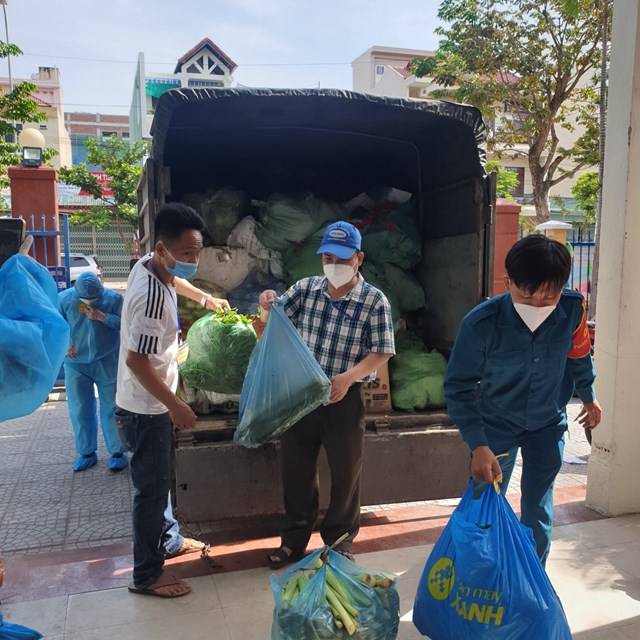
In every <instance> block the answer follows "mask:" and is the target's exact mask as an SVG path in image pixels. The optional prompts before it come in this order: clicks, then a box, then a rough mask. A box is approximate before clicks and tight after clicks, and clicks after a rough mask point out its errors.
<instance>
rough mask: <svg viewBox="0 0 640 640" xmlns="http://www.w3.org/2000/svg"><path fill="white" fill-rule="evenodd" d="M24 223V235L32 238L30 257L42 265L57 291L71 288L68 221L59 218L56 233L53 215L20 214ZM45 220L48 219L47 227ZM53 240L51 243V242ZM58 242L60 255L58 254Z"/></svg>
mask: <svg viewBox="0 0 640 640" xmlns="http://www.w3.org/2000/svg"><path fill="white" fill-rule="evenodd" d="M19 217H20V218H22V219H23V220H24V221H25V224H26V233H27V235H29V236H32V237H33V245H32V246H31V251H30V252H29V253H30V255H31V256H32V257H33V258H34V259H39V260H38V261H39V262H40V263H41V264H43V265H44V266H45V267H46V268H47V269H48V270H49V273H51V275H52V277H53V279H54V280H55V282H56V285H57V287H58V289H59V290H63V289H68V288H69V287H70V286H71V274H70V271H69V219H68V218H67V216H59V218H58V224H59V229H58V230H57V231H56V230H55V228H56V224H55V222H56V220H55V215H54V214H50V215H48V216H47V215H45V214H26V215H23V214H21V215H20V216H19ZM47 218H49V220H48V222H49V225H47ZM51 240H53V242H51ZM57 240H59V243H60V247H61V253H63V254H64V259H63V260H61V256H60V255H59V254H58V242H57Z"/></svg>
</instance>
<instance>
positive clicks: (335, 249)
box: [316, 221, 362, 260]
mask: <svg viewBox="0 0 640 640" xmlns="http://www.w3.org/2000/svg"><path fill="white" fill-rule="evenodd" d="M361 242H362V236H361V235H360V232H359V231H358V230H357V229H356V228H355V227H354V226H353V225H352V224H349V223H348V222H342V221H340V222H334V223H333V224H330V225H329V226H328V227H327V228H326V229H325V231H324V235H323V236H322V243H321V244H320V248H319V249H318V250H317V251H316V253H332V254H333V255H334V256H338V258H340V260H347V259H348V258H350V257H351V256H352V255H353V254H354V253H355V252H356V251H360V243H361Z"/></svg>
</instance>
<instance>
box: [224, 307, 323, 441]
mask: <svg viewBox="0 0 640 640" xmlns="http://www.w3.org/2000/svg"><path fill="white" fill-rule="evenodd" d="M330 394H331V382H330V381H329V378H327V376H326V375H325V373H324V371H322V369H321V368H320V365H319V364H318V363H317V361H316V359H315V358H314V357H313V354H312V353H311V351H309V347H307V345H306V344H305V343H304V341H303V340H302V338H301V337H300V334H299V333H298V332H297V331H296V328H295V327H294V326H293V324H292V323H291V321H290V320H289V318H288V317H287V314H286V313H285V312H284V309H283V308H282V304H281V301H280V299H279V298H276V301H275V303H274V306H273V307H272V308H271V313H270V314H269V321H268V322H267V326H266V328H265V330H264V333H263V334H262V338H261V339H260V342H259V343H258V346H257V347H256V348H255V349H254V351H253V353H252V354H251V361H250V362H249V368H248V369H247V376H246V378H245V381H244V385H243V387H242V393H241V395H240V415H239V418H238V426H237V428H236V430H235V433H234V435H233V442H234V443H235V444H239V445H241V446H243V447H259V446H260V445H263V444H265V443H267V442H270V441H272V440H275V439H276V438H278V437H280V435H281V434H282V433H284V432H285V431H286V430H287V429H288V428H289V427H291V426H293V425H294V424H295V423H296V422H297V421H298V420H300V418H302V417H303V416H306V415H307V414H308V413H310V412H311V411H313V410H314V409H316V408H317V407H319V406H320V405H321V404H324V403H325V402H328V401H329V396H330Z"/></svg>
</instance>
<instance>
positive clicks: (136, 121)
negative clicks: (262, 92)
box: [129, 38, 238, 141]
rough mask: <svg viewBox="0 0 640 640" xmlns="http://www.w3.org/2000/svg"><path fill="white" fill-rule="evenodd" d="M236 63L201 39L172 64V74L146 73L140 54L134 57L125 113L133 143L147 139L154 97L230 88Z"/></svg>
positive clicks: (156, 98)
mask: <svg viewBox="0 0 640 640" xmlns="http://www.w3.org/2000/svg"><path fill="white" fill-rule="evenodd" d="M237 66H238V65H237V64H236V63H235V62H234V61H233V60H232V59H231V58H230V57H229V56H228V55H227V54H226V53H225V52H224V51H222V49H220V48H219V47H218V46H217V45H216V44H215V43H214V42H212V41H211V40H209V38H204V39H203V40H201V41H200V42H198V44H197V45H196V46H195V47H193V48H192V49H191V50H189V51H187V53H185V54H184V55H183V56H182V57H181V58H180V59H179V60H178V63H177V64H176V68H175V69H174V71H173V73H155V72H149V71H147V70H146V68H145V63H144V53H142V52H141V53H139V54H138V68H137V70H136V76H135V80H134V84H133V99H132V101H131V110H130V112H129V127H130V135H131V139H132V140H133V141H139V140H148V139H150V137H151V136H150V134H149V129H150V127H151V122H152V120H153V112H154V110H155V105H156V103H157V101H158V98H159V97H160V96H161V95H162V94H163V93H164V92H165V91H168V90H169V89H177V88H180V87H181V88H187V87H207V88H213V89H220V88H226V87H230V86H231V84H232V82H233V76H232V73H233V72H234V71H235V69H236V68H237Z"/></svg>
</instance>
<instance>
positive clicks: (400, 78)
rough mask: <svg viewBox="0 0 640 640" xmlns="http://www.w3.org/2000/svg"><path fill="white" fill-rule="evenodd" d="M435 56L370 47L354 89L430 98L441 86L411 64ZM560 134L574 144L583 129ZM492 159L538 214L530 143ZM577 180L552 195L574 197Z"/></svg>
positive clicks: (529, 210) (528, 210) (359, 63)
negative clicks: (516, 180)
mask: <svg viewBox="0 0 640 640" xmlns="http://www.w3.org/2000/svg"><path fill="white" fill-rule="evenodd" d="M433 55H435V53H434V52H433V51H426V50H424V49H399V48H395V47H382V46H375V47H371V48H370V49H368V50H367V51H365V52H364V53H363V54H362V55H360V56H358V57H357V58H356V59H355V60H354V61H353V62H352V63H351V66H352V69H353V73H352V76H353V90H354V91H359V92H363V93H373V94H375V95H382V96H396V97H401V98H419V99H428V98H429V97H430V94H431V92H432V91H434V90H436V89H439V88H441V87H439V86H438V85H437V84H435V83H434V82H433V81H432V79H431V78H429V77H426V76H425V77H422V78H418V77H416V76H414V75H413V74H412V73H411V71H410V69H409V67H410V65H411V63H412V61H413V60H415V59H416V58H428V57H431V56H433ZM515 117H516V114H514V113H512V112H509V111H508V110H506V111H502V112H501V113H500V115H499V116H498V118H509V119H513V118H515ZM486 124H487V126H488V127H489V128H493V127H494V126H495V123H494V122H490V121H487V123H486ZM557 133H558V136H559V138H560V145H561V146H564V147H569V146H572V145H573V142H574V141H575V140H576V139H577V137H578V136H579V135H580V133H581V131H580V129H579V128H576V129H575V130H574V131H572V132H569V131H567V130H565V129H562V128H558V132H557ZM489 159H496V160H498V159H499V160H500V164H501V165H502V166H503V167H504V168H505V169H508V170H510V171H513V172H515V173H517V174H518V176H519V178H520V181H519V184H518V186H517V187H516V189H515V190H514V193H513V195H514V196H515V197H516V198H518V199H519V200H520V201H521V202H522V203H523V204H524V207H523V213H525V214H529V215H535V210H534V208H533V206H531V205H532V204H533V186H532V182H531V173H530V171H529V164H528V159H527V146H526V145H523V144H518V145H514V150H509V151H504V152H503V153H502V154H501V157H500V158H498V157H497V156H494V157H493V158H492V157H491V156H489ZM565 166H566V165H565ZM592 168H593V167H592ZM574 182H575V180H569V179H567V180H563V181H562V182H560V183H559V184H558V185H556V186H555V187H553V188H552V189H551V192H550V196H551V197H554V196H557V197H560V198H563V199H565V200H567V201H569V200H570V199H571V198H572V194H571V186H572V185H573V184H574ZM552 209H553V205H552Z"/></svg>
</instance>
